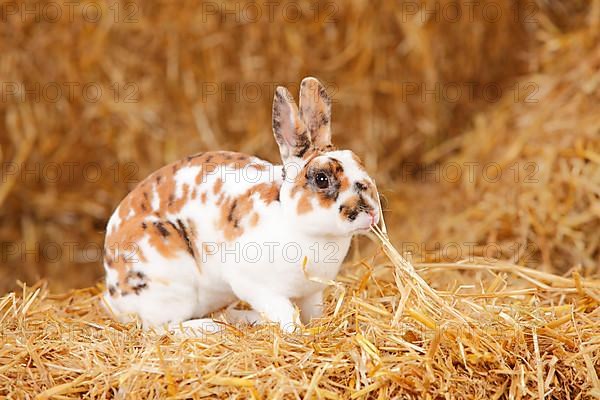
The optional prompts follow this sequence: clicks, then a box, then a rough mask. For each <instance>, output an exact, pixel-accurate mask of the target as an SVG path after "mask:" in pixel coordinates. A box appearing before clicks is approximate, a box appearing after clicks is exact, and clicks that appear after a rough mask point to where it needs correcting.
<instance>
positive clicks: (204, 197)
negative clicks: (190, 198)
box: [200, 192, 206, 204]
mask: <svg viewBox="0 0 600 400" xmlns="http://www.w3.org/2000/svg"><path fill="white" fill-rule="evenodd" d="M200 201H202V204H204V203H206V192H203V193H202V195H201V196H200Z"/></svg>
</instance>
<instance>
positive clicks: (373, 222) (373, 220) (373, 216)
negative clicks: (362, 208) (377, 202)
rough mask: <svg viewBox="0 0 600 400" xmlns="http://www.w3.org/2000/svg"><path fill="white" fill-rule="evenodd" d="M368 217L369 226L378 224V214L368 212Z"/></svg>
mask: <svg viewBox="0 0 600 400" xmlns="http://www.w3.org/2000/svg"><path fill="white" fill-rule="evenodd" d="M369 217H371V225H377V223H378V222H379V213H378V212H377V211H375V210H371V211H369Z"/></svg>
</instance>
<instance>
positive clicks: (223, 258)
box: [104, 78, 380, 331]
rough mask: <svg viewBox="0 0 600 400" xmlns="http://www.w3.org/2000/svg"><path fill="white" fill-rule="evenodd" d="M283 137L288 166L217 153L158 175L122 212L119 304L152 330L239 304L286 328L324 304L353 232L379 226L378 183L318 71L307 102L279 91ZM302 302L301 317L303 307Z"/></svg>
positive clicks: (111, 229)
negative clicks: (336, 137)
mask: <svg viewBox="0 0 600 400" xmlns="http://www.w3.org/2000/svg"><path fill="white" fill-rule="evenodd" d="M273 133H274V136H275V140H276V141H277V144H278V146H279V151H280V154H281V159H282V161H283V164H282V165H273V164H270V163H269V162H267V161H263V160H261V159H259V158H257V157H253V156H249V155H245V154H240V153H234V152H227V151H215V152H207V153H201V154H196V155H192V156H189V157H187V158H184V159H182V160H180V161H177V162H175V163H173V164H170V165H167V166H165V167H163V168H161V169H159V170H157V171H156V172H154V173H152V174H151V175H150V176H148V177H147V178H146V179H144V180H143V181H142V182H140V184H139V185H138V186H137V187H136V188H135V189H134V190H133V191H131V193H129V194H128V195H127V196H126V197H125V199H123V201H122V202H121V203H120V205H119V206H118V208H117V209H116V210H115V212H114V214H113V215H112V217H111V218H110V221H109V223H108V227H107V234H106V241H105V257H104V267H105V270H106V287H107V292H106V294H105V296H104V298H105V301H106V303H107V305H108V306H109V308H110V309H111V310H112V311H113V312H114V313H115V314H116V315H117V316H118V318H119V319H121V320H127V319H128V318H130V317H131V316H134V315H137V316H138V317H139V318H140V320H141V321H142V323H143V325H144V326H145V327H152V326H160V325H163V324H170V325H171V326H173V325H177V324H180V323H183V325H184V326H191V327H194V326H204V325H202V324H204V323H206V322H207V321H208V322H210V320H207V319H197V318H202V317H205V316H207V315H208V314H210V313H212V312H214V311H217V310H219V309H221V308H223V307H226V306H228V305H230V304H232V303H234V302H236V300H243V301H245V302H247V303H248V304H249V305H250V306H251V307H252V308H253V309H254V310H255V312H256V313H257V314H260V315H261V316H262V317H264V318H266V319H267V320H269V321H273V322H278V323H279V324H280V326H281V327H282V328H285V329H286V330H288V331H289V330H292V329H294V326H295V325H296V324H298V323H299V320H298V317H300V318H301V320H302V321H303V322H307V321H309V320H310V319H311V318H313V317H318V316H320V315H321V312H322V302H323V289H324V284H323V283H319V282H317V281H315V280H309V279H307V274H308V275H310V276H318V277H320V278H322V279H334V278H335V277H336V275H337V273H338V271H339V268H340V265H341V263H342V261H343V259H344V257H345V256H346V254H347V251H348V248H349V246H350V240H351V238H352V235H354V234H356V233H360V232H365V231H367V230H368V229H369V227H370V226H372V225H374V224H377V222H378V220H379V215H380V210H379V205H378V204H379V203H378V198H377V189H376V187H375V183H374V180H373V179H372V178H371V177H369V175H368V174H367V172H366V170H365V167H364V165H363V164H362V162H361V161H360V159H359V158H358V157H357V156H356V155H355V154H354V153H353V152H352V151H350V150H338V149H336V148H335V147H334V146H333V145H332V144H331V100H330V98H329V96H328V95H327V93H326V91H325V89H324V87H323V86H322V85H321V83H320V82H319V81H318V80H316V79H315V78H305V79H304V80H303V81H302V83H301V86H300V109H298V107H297V106H296V103H295V102H294V100H293V98H292V96H291V95H290V93H289V92H288V91H287V90H286V89H285V88H283V87H278V88H277V90H276V92H275V97H274V100H273ZM295 306H298V308H299V311H300V315H299V316H298V313H297V312H296V307H295Z"/></svg>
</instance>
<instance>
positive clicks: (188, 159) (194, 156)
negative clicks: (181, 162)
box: [187, 153, 204, 162]
mask: <svg viewBox="0 0 600 400" xmlns="http://www.w3.org/2000/svg"><path fill="white" fill-rule="evenodd" d="M203 155H204V153H196V154H192V155H191V156H187V161H188V162H190V161H192V160H193V159H194V158H198V157H202V156H203Z"/></svg>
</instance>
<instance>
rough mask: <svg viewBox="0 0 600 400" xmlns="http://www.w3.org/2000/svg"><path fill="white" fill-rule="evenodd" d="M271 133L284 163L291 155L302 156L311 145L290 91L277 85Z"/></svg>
mask: <svg viewBox="0 0 600 400" xmlns="http://www.w3.org/2000/svg"><path fill="white" fill-rule="evenodd" d="M273 134H274V135H275V140H276V141H277V144H278V145H279V152H280V153H281V159H282V160H283V162H284V163H285V162H286V161H287V160H288V159H290V158H291V157H302V156H303V155H304V154H305V153H306V152H307V151H308V149H309V148H310V147H311V143H310V135H309V133H308V130H307V129H306V126H305V125H304V122H302V119H300V115H299V113H298V107H297V106H296V103H295V102H294V99H293V98H292V95H291V94H290V92H289V91H288V90H287V89H286V88H284V87H281V86H279V87H277V90H275V97H274V98H273Z"/></svg>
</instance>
